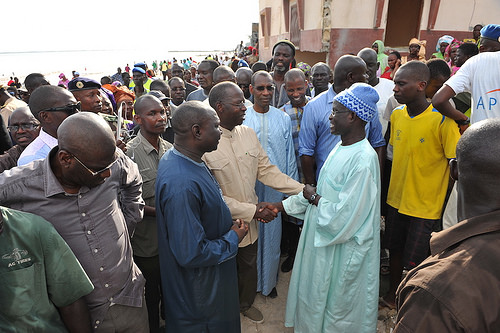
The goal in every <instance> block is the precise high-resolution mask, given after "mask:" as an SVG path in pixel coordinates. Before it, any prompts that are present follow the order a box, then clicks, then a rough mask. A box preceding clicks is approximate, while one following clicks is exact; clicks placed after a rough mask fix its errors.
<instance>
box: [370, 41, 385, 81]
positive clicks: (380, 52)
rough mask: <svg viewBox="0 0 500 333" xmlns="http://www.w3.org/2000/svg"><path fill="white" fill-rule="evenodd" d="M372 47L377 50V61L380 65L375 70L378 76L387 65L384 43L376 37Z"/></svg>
mask: <svg viewBox="0 0 500 333" xmlns="http://www.w3.org/2000/svg"><path fill="white" fill-rule="evenodd" d="M372 49H374V50H375V52H377V61H378V62H379V63H380V66H379V67H378V70H377V77H380V74H381V71H383V70H384V69H385V68H386V67H387V57H388V56H387V54H385V53H384V52H385V46H384V43H383V42H382V41H381V40H379V39H377V40H376V41H374V42H373V44H372Z"/></svg>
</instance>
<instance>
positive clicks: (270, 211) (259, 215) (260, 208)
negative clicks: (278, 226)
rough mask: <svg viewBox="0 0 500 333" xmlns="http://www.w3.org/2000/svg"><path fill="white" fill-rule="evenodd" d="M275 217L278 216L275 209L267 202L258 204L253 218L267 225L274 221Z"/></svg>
mask: <svg viewBox="0 0 500 333" xmlns="http://www.w3.org/2000/svg"><path fill="white" fill-rule="evenodd" d="M268 206H269V207H270V208H269V207H268ZM276 216H278V211H277V209H276V207H274V206H272V205H271V204H270V203H269V202H259V203H258V204H257V205H256V209H255V214H254V216H253V218H254V219H257V221H259V222H263V223H267V222H270V221H272V220H274V219H275V218H276Z"/></svg>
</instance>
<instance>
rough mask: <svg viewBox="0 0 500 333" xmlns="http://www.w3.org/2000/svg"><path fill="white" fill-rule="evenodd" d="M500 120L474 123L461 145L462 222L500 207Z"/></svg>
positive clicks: (458, 167) (458, 155) (453, 166)
mask: <svg viewBox="0 0 500 333" xmlns="http://www.w3.org/2000/svg"><path fill="white" fill-rule="evenodd" d="M499 140H500V119H498V118H494V119H487V120H483V121H480V122H478V123H475V124H473V125H472V126H470V127H469V128H468V129H467V130H466V131H465V132H464V134H463V135H462V137H461V138H460V140H459V141H458V144H457V163H456V164H454V163H452V164H451V167H452V168H451V169H452V170H451V171H452V174H453V175H454V176H455V177H456V176H457V175H456V171H457V169H458V183H457V188H458V210H457V212H458V218H459V221H462V220H464V219H467V218H471V217H474V216H477V215H482V214H486V213H489V212H492V211H495V210H499V209H500V197H499V196H498V189H499V188H500V177H498V175H499V174H500V145H498V142H499Z"/></svg>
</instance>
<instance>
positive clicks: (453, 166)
mask: <svg viewBox="0 0 500 333" xmlns="http://www.w3.org/2000/svg"><path fill="white" fill-rule="evenodd" d="M448 163H449V164H450V176H451V178H453V180H454V181H457V180H458V162H457V159H456V158H452V159H451V160H450V161H449V162H448Z"/></svg>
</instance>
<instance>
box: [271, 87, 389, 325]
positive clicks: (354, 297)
mask: <svg viewBox="0 0 500 333" xmlns="http://www.w3.org/2000/svg"><path fill="white" fill-rule="evenodd" d="M377 100H378V95H377V93H376V92H375V90H374V89H373V88H371V87H370V86H368V85H367V84H364V83H358V84H354V85H353V86H352V87H351V88H349V89H347V90H345V91H343V92H342V93H340V94H338V95H337V96H336V97H335V100H334V105H333V113H332V115H331V116H330V122H331V124H332V125H331V130H332V133H334V134H340V135H341V137H342V141H341V142H339V143H338V144H337V145H336V146H335V148H334V149H333V150H332V152H331V153H330V155H329V156H328V158H327V160H326V162H325V164H324V166H323V168H322V169H321V172H320V174H319V179H318V184H317V188H316V189H315V188H314V187H312V186H309V185H306V188H305V189H304V192H303V193H301V194H297V195H295V196H292V197H290V198H288V199H286V200H285V201H283V203H282V206H283V208H284V210H285V211H286V212H287V214H290V215H292V216H295V217H297V218H301V219H304V228H303V230H302V234H301V237H300V241H299V246H298V249H297V255H296V258H295V263H294V267H293V273H292V277H291V280H290V287H289V291H288V299H287V307H286V317H285V326H287V327H294V329H295V333H304V332H315V333H317V332H325V333H326V332H357V333H359V332H370V333H373V332H375V331H376V324H377V311H378V293H379V260H380V255H379V253H380V169H379V164H378V160H377V154H376V153H375V151H374V150H373V148H372V147H371V145H370V143H369V142H368V141H367V140H366V138H365V136H364V125H365V124H366V122H368V121H370V119H372V118H373V117H374V116H376V115H377V107H376V102H377ZM279 205H280V204H279V203H278V204H276V206H277V207H279Z"/></svg>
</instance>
